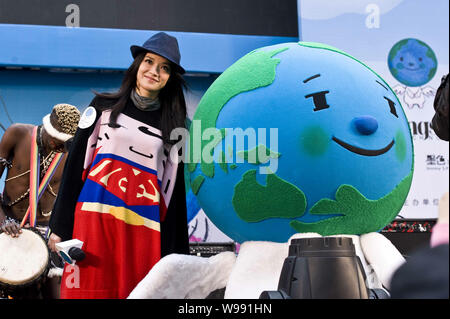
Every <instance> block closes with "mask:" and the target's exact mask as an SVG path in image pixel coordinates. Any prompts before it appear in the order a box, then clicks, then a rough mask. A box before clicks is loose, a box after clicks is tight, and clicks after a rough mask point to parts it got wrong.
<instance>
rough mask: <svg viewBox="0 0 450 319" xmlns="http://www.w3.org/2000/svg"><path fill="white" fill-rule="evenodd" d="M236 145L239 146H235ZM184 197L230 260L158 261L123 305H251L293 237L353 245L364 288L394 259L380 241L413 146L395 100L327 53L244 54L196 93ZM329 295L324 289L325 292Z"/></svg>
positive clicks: (362, 69) (383, 282)
mask: <svg viewBox="0 0 450 319" xmlns="http://www.w3.org/2000/svg"><path fill="white" fill-rule="evenodd" d="M243 140H244V141H243ZM189 145H190V149H189V152H188V154H187V155H188V156H189V157H190V158H189V161H190V162H188V163H187V164H186V167H187V169H188V170H189V173H190V180H191V187H192V190H193V191H194V193H195V194H196V196H197V199H198V201H199V203H200V205H201V207H202V208H203V210H204V211H205V213H206V214H207V216H208V217H209V218H210V219H211V221H212V222H213V223H214V224H215V225H216V226H217V227H218V228H219V229H221V230H222V231H223V232H224V233H225V234H226V235H228V236H229V237H230V238H232V239H233V240H235V241H237V242H239V243H241V246H240V250H239V254H238V255H237V256H236V255H235V254H234V253H233V252H223V253H220V254H217V255H215V256H212V257H209V258H206V257H199V256H186V255H177V254H173V255H168V256H166V257H164V258H162V259H161V260H160V261H159V262H158V263H157V264H156V265H155V266H154V267H153V269H152V270H151V271H150V272H149V273H148V274H147V276H146V277H145V278H144V279H143V280H142V281H141V282H140V283H139V284H138V285H137V286H136V287H135V289H134V290H133V291H132V293H131V294H130V296H129V298H205V297H207V296H208V294H209V293H211V292H212V291H214V290H215V289H218V288H223V287H226V289H225V295H224V298H226V299H227V298H259V297H260V294H261V293H262V292H263V291H265V290H277V286H278V281H279V278H280V272H281V269H282V267H283V262H284V260H285V258H286V257H287V256H288V248H289V243H290V241H291V240H292V239H293V238H304V237H321V236H334V237H336V236H337V237H339V236H344V237H350V238H352V240H353V244H354V246H355V251H356V254H357V255H358V257H359V258H360V259H361V264H362V266H363V269H364V272H365V274H366V276H367V277H366V278H367V279H366V285H367V287H369V288H384V289H386V290H389V283H390V279H391V276H392V274H393V273H394V272H395V270H396V269H397V268H398V267H399V266H400V265H401V264H402V263H403V262H404V261H405V260H404V258H403V256H402V255H401V254H400V253H399V251H398V250H397V249H396V248H395V247H394V245H393V244H392V243H391V242H390V241H389V240H388V239H386V238H385V237H384V236H383V235H381V234H380V233H379V231H380V230H381V229H383V228H384V227H385V226H386V225H387V224H388V223H390V222H391V221H392V220H393V219H394V218H395V216H396V215H397V214H398V212H399V211H400V209H401V207H402V206H403V203H404V201H405V199H406V197H407V194H408V192H409V189H410V186H411V182H412V176H413V144H412V138H411V133H410V130H409V126H408V121H407V118H406V116H405V114H404V111H403V109H402V106H401V104H400V102H399V100H398V99H397V97H396V95H395V93H394V92H393V91H392V89H391V88H390V87H389V85H388V84H387V83H386V81H384V80H383V79H382V78H381V77H380V76H379V75H378V74H377V73H375V72H374V71H373V70H372V69H370V68H369V67H368V66H367V65H365V64H364V63H362V62H361V61H359V60H357V59H356V58H354V57H352V56H351V55H349V54H347V53H345V52H343V51H341V50H339V49H336V48H334V47H331V46H328V45H324V44H320V43H311V42H299V43H283V44H278V45H273V46H267V47H263V48H259V49H257V50H254V51H252V52H250V53H248V54H247V55H245V56H244V57H242V58H241V59H239V60H238V61H237V62H235V63H234V64H233V65H232V66H230V67H229V68H228V69H227V70H226V71H225V72H223V74H221V75H220V76H219V77H218V78H217V79H216V81H215V82H214V83H213V84H212V85H211V87H210V88H209V89H208V90H207V92H206V93H205V94H204V96H203V98H202V100H201V101H200V103H199V106H198V109H197V111H196V113H195V115H194V118H193V123H192V125H191V128H190V144H189ZM331 289H332V288H331Z"/></svg>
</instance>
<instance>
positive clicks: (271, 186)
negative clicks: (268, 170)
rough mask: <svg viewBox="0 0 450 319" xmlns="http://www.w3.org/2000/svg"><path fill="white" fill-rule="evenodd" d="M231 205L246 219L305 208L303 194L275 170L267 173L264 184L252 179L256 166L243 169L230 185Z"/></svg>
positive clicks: (280, 215)
mask: <svg viewBox="0 0 450 319" xmlns="http://www.w3.org/2000/svg"><path fill="white" fill-rule="evenodd" d="M232 203H233V207H234V209H235V211H236V213H237V214H238V216H239V217H240V218H241V219H242V220H244V221H246V222H249V223H252V222H259V221H262V220H264V219H267V218H296V217H301V216H303V214H304V213H305V209H306V197H305V194H304V193H303V192H302V191H301V190H300V189H298V188H297V187H296V186H295V185H293V184H291V183H289V182H287V181H285V180H283V179H281V178H280V177H278V176H277V175H276V174H268V175H267V181H266V186H263V185H260V184H258V182H257V181H256V170H249V171H247V172H245V173H244V175H243V176H242V179H241V180H240V181H239V183H237V184H236V186H235V187H234V194H233V199H232Z"/></svg>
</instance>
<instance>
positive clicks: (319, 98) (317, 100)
mask: <svg viewBox="0 0 450 319" xmlns="http://www.w3.org/2000/svg"><path fill="white" fill-rule="evenodd" d="M327 93H330V91H321V92H316V93H312V94H308V95H305V98H310V97H312V98H313V102H314V106H315V108H314V112H315V111H320V110H323V109H327V108H329V107H330V106H329V105H328V104H327V98H326V97H325V94H327Z"/></svg>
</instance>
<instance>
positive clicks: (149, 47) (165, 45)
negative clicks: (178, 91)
mask: <svg viewBox="0 0 450 319" xmlns="http://www.w3.org/2000/svg"><path fill="white" fill-rule="evenodd" d="M130 50H131V55H132V56H133V58H136V56H137V55H138V54H139V53H141V52H153V53H156V54H158V55H160V56H162V57H164V58H166V59H167V60H169V61H170V62H172V63H173V64H175V67H176V71H177V72H179V73H181V74H183V73H185V72H186V71H185V70H184V69H183V67H182V66H181V65H180V59H181V55H180V49H179V48H178V41H177V39H176V38H175V37H173V36H170V35H168V34H167V33H165V32H158V33H156V34H154V35H153V36H152V37H151V38H150V39H148V40H147V41H145V42H144V44H143V45H142V46H138V45H132V46H131V47H130Z"/></svg>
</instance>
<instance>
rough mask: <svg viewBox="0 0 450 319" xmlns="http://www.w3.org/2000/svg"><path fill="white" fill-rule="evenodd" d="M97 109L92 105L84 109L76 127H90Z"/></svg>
mask: <svg viewBox="0 0 450 319" xmlns="http://www.w3.org/2000/svg"><path fill="white" fill-rule="evenodd" d="M96 115H97V111H96V110H95V108H94V107H93V106H89V107H88V108H87V109H86V110H84V112H83V115H81V118H80V122H78V127H79V128H81V129H85V128H88V127H90V126H91V125H92V124H94V122H95V118H96Z"/></svg>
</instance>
